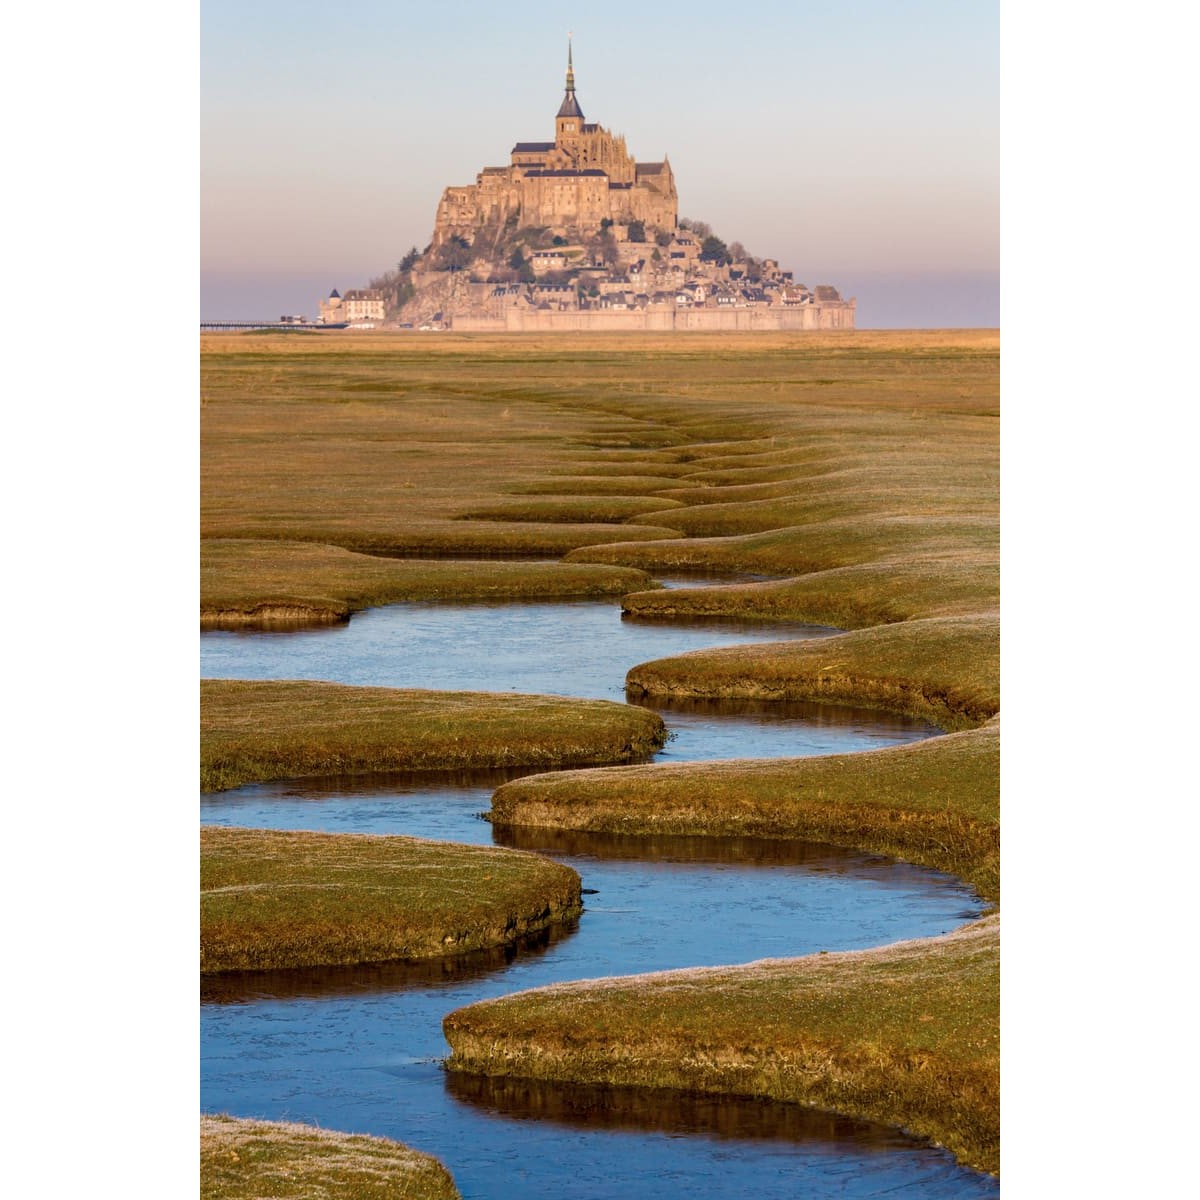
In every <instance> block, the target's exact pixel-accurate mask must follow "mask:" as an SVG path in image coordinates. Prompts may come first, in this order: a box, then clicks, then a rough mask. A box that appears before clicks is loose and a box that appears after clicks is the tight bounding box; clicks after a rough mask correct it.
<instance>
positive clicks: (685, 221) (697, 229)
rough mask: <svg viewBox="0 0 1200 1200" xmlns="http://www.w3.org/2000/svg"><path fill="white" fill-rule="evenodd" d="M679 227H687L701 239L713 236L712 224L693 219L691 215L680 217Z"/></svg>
mask: <svg viewBox="0 0 1200 1200" xmlns="http://www.w3.org/2000/svg"><path fill="white" fill-rule="evenodd" d="M679 228H680V229H686V230H688V231H689V232H691V233H694V234H695V235H696V236H697V237H698V238H701V239H703V238H707V237H712V226H711V225H710V224H709V223H708V222H707V221H693V220H692V218H691V217H680V218H679Z"/></svg>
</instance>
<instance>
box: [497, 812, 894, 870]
mask: <svg viewBox="0 0 1200 1200" xmlns="http://www.w3.org/2000/svg"><path fill="white" fill-rule="evenodd" d="M492 837H493V840H494V841H495V842H496V844H497V845H499V846H510V847H511V848H512V849H514V850H532V851H534V852H536V853H538V854H549V855H552V856H555V857H563V858H596V859H617V860H620V861H623V862H677V863H689V862H690V863H731V864H737V865H739V866H760V867H762V866H772V867H781V866H802V867H804V868H805V869H806V870H808V871H833V872H836V873H838V874H844V873H846V872H848V871H854V872H867V871H869V870H870V869H871V868H872V867H875V868H879V869H883V870H885V871H888V872H890V871H892V870H893V869H894V867H895V866H896V863H895V861H894V860H893V859H890V858H884V857H883V856H882V855H872V854H863V853H862V852H860V851H856V850H847V849H845V848H843V847H841V846H830V845H828V844H826V843H824V842H803V841H796V840H793V839H786V840H785V839H782V838H764V837H728V838H726V837H697V836H683V835H679V834H628V833H593V832H591V831H589V830H585V829H540V828H537V827H536V826H531V825H496V824H493V825H492Z"/></svg>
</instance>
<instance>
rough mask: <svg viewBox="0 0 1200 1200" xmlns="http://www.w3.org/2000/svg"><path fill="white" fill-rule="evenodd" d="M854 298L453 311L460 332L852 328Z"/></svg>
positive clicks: (456, 326)
mask: <svg viewBox="0 0 1200 1200" xmlns="http://www.w3.org/2000/svg"><path fill="white" fill-rule="evenodd" d="M854 308H855V302H854V301H853V300H848V301H843V302H842V303H840V304H804V305H800V306H798V307H796V308H735V309H725V310H722V309H714V308H693V309H687V308H684V309H678V310H676V309H670V308H646V309H636V310H634V311H632V312H628V311H626V312H622V311H621V310H620V309H617V310H611V309H608V310H604V309H602V310H584V311H578V310H576V311H567V312H554V311H550V312H547V311H546V310H545V309H522V308H512V309H509V311H508V312H506V313H505V314H504V316H502V317H461V316H460V317H455V318H454V324H453V328H454V329H455V330H457V331H458V332H460V333H553V332H556V331H561V332H568V331H570V330H584V331H591V332H595V331H610V330H611V331H627V332H630V333H633V332H638V331H642V330H646V331H659V332H661V331H664V330H676V329H677V330H730V331H736V330H748V331H765V330H772V329H853V328H854Z"/></svg>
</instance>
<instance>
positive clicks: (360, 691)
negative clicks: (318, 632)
mask: <svg viewBox="0 0 1200 1200" xmlns="http://www.w3.org/2000/svg"><path fill="white" fill-rule="evenodd" d="M665 738H666V730H665V727H664V726H663V723H662V719H661V718H660V717H659V716H658V715H657V714H655V713H652V712H649V711H647V710H645V709H639V708H634V707H632V706H630V705H625V704H615V703H612V702H610V701H606V700H576V699H564V698H561V697H555V696H526V695H517V694H512V695H509V694H503V695H498V694H493V693H488V692H434V691H424V690H420V689H394V688H367V687H348V686H345V685H342V684H336V683H313V682H308V681H291V680H268V681H243V680H233V679H206V680H203V681H202V682H201V685H200V786H201V788H202V789H203V790H204V791H219V790H222V789H225V788H231V787H239V786H241V785H242V784H245V783H257V782H263V781H265V780H269V779H290V778H296V777H301V776H306V775H307V776H314V775H317V776H319V775H341V774H354V773H362V772H369V771H449V770H462V769H466V768H475V767H509V766H530V767H547V768H548V767H561V766H597V765H600V764H603V763H627V762H635V761H637V760H639V759H644V758H647V757H649V755H651V754H652V753H653V752H654V751H655V750H657V749H658V748H659V747H660V746H661V745H662V744H663V742H664V740H665Z"/></svg>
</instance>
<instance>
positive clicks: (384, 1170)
mask: <svg viewBox="0 0 1200 1200" xmlns="http://www.w3.org/2000/svg"><path fill="white" fill-rule="evenodd" d="M344 1197H353V1198H354V1200H459V1192H458V1188H456V1187H455V1186H454V1180H453V1179H452V1178H451V1177H450V1172H449V1171H447V1170H446V1168H445V1167H444V1166H442V1164H441V1163H440V1162H438V1160H437V1159H436V1158H433V1157H432V1156H431V1155H428V1154H420V1153H418V1152H417V1151H416V1150H410V1149H409V1148H408V1147H407V1146H403V1145H401V1144H400V1143H399V1142H392V1141H388V1140H386V1139H385V1138H377V1137H367V1136H365V1135H363V1134H348V1133H335V1132H333V1131H331V1130H328V1129H318V1128H316V1127H314V1126H312V1125H295V1124H291V1123H287V1122H283V1121H248V1120H240V1119H238V1118H236V1117H229V1116H224V1115H220V1116H201V1118H200V1198H201V1200H342V1198H344Z"/></svg>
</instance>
